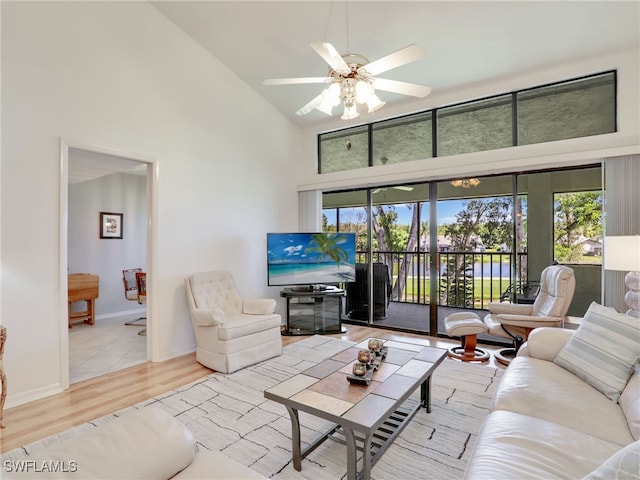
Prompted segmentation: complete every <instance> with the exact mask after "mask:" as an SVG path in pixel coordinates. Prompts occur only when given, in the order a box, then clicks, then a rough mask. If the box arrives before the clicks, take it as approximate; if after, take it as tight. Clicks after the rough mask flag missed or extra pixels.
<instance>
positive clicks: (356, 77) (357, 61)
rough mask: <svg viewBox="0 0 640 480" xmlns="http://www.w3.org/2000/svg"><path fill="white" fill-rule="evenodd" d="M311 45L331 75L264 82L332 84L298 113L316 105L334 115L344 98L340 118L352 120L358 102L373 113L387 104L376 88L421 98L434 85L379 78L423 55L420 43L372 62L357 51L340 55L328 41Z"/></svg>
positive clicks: (324, 111) (276, 79)
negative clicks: (377, 93)
mask: <svg viewBox="0 0 640 480" xmlns="http://www.w3.org/2000/svg"><path fill="white" fill-rule="evenodd" d="M310 45H311V48H313V49H314V50H315V51H316V52H317V53H318V55H320V56H321V57H322V58H323V59H324V61H325V62H327V63H328V64H329V67H330V68H329V74H328V75H327V76H326V77H301V78H274V79H268V80H265V81H264V82H262V83H263V85H292V84H303V83H328V84H330V85H329V87H327V88H326V89H324V90H323V91H322V92H321V93H320V95H318V96H317V97H315V98H314V99H313V100H311V101H310V102H309V103H307V104H306V105H305V106H303V107H302V108H301V109H299V110H298V111H297V112H296V115H306V114H307V113H309V112H311V111H312V110H313V109H314V108H315V109H317V110H320V111H321V112H323V113H326V114H327V115H331V114H332V110H333V107H336V106H338V105H339V104H340V102H341V101H342V102H343V103H344V113H343V115H342V117H341V118H342V119H344V120H350V119H352V118H356V117H358V115H359V113H358V111H357V108H356V107H357V104H366V105H367V107H368V112H369V113H373V112H375V111H376V110H378V109H379V108H380V107H382V106H383V105H384V104H385V103H386V102H383V101H382V100H380V98H378V96H377V95H376V93H375V91H376V90H383V91H385V92H393V93H399V94H401V95H410V96H412V97H419V98H422V97H426V96H427V95H429V93H430V92H431V87H428V86H426V85H419V84H417V83H408V82H401V81H398V80H389V79H386V78H377V77H376V75H378V74H380V73H383V72H386V71H388V70H391V69H393V68H396V67H400V66H402V65H406V64H407V63H411V62H414V61H416V60H418V59H419V58H422V57H423V56H424V55H425V50H424V49H423V48H422V47H420V46H418V45H409V46H407V47H404V48H401V49H400V50H398V51H396V52H393V53H391V54H389V55H386V56H384V57H382V58H380V59H378V60H374V61H373V62H369V60H368V59H367V58H366V57H363V56H362V55H358V54H351V53H349V54H345V55H340V54H339V53H338V51H337V50H336V49H335V48H334V46H333V45H331V44H330V43H327V42H314V43H311V44H310Z"/></svg>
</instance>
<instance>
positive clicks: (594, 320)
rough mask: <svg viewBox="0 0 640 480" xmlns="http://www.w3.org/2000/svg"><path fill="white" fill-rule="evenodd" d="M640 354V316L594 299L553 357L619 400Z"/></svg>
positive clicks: (592, 384)
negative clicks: (572, 333) (575, 328)
mask: <svg viewBox="0 0 640 480" xmlns="http://www.w3.org/2000/svg"><path fill="white" fill-rule="evenodd" d="M639 358H640V319H638V318H636V317H632V316H630V315H625V314H624V313H619V312H617V311H616V310H614V309H613V308H610V307H604V306H602V305H599V304H597V303H596V302H593V303H592V304H591V305H590V306H589V309H588V310H587V313H586V314H585V316H584V318H583V319H582V322H580V326H579V327H578V329H577V330H576V332H575V334H574V335H573V336H572V337H571V339H570V340H569V341H568V342H567V343H566V344H565V346H564V347H562V349H561V350H560V352H559V353H558V355H557V356H556V358H555V359H554V360H553V362H554V363H556V364H557V365H559V366H561V367H563V368H565V369H566V370H569V371H570V372H571V373H573V374H574V375H576V376H577V377H578V378H581V379H582V380H584V381H585V382H587V383H588V384H589V385H591V386H592V387H594V388H596V389H597V390H599V391H600V392H602V393H603V394H605V395H606V396H607V397H609V398H610V399H611V400H612V401H614V402H617V401H618V397H620V393H621V392H622V390H623V389H624V386H625V385H626V384H627V381H629V377H630V376H631V373H632V371H633V367H634V366H635V364H636V363H637V362H638V359H639Z"/></svg>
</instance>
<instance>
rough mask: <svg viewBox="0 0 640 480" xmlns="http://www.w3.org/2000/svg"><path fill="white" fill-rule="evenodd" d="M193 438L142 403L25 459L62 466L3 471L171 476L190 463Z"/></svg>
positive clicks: (131, 477)
mask: <svg viewBox="0 0 640 480" xmlns="http://www.w3.org/2000/svg"><path fill="white" fill-rule="evenodd" d="M195 455H196V442H195V439H194V438H193V435H192V434H191V432H190V431H189V430H188V429H187V427H185V426H184V425H183V424H182V423H181V422H180V421H178V420H177V419H175V418H174V417H172V416H171V415H170V414H169V413H167V412H166V411H164V410H161V409H160V408H158V407H145V408H143V409H141V410H136V411H134V412H132V413H129V414H126V415H122V416H121V417H119V418H117V419H115V420H110V421H108V422H105V423H103V424H100V425H99V426H97V427H96V428H94V429H92V430H87V431H83V432H81V433H79V434H78V435H76V436H73V437H70V438H67V439H65V440H62V441H60V442H58V443H55V444H53V445H51V446H50V447H46V448H44V449H43V450H39V451H37V452H35V453H34V454H33V455H30V456H29V457H28V458H27V459H25V460H30V461H32V462H34V463H33V464H34V465H39V466H42V465H44V464H51V462H60V463H59V464H60V465H62V464H64V465H68V466H69V467H71V466H70V465H69V463H70V461H74V462H75V466H73V467H71V468H68V469H67V470H68V471H65V472H38V471H33V470H31V471H25V472H13V473H9V472H3V474H2V478H3V480H6V479H10V478H22V479H24V478H34V479H36V478H38V479H45V478H58V479H67V478H68V479H75V480H77V479H88V478H92V479H124V478H126V479H128V480H134V479H143V478H144V479H149V478H156V479H160V478H171V477H172V476H173V475H175V474H176V473H177V472H179V471H181V470H183V469H184V468H185V467H186V466H187V465H189V464H190V463H191V461H192V460H193V458H194V456H195Z"/></svg>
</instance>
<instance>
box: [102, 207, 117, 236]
mask: <svg viewBox="0 0 640 480" xmlns="http://www.w3.org/2000/svg"><path fill="white" fill-rule="evenodd" d="M100 238H119V239H122V213H110V212H100Z"/></svg>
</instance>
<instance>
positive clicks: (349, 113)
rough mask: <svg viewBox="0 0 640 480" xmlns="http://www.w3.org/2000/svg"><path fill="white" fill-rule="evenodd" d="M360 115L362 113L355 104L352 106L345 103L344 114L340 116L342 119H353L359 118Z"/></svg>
mask: <svg viewBox="0 0 640 480" xmlns="http://www.w3.org/2000/svg"><path fill="white" fill-rule="evenodd" d="M359 116H360V114H359V113H358V111H357V110H356V106H355V105H351V106H350V107H348V106H347V105H345V106H344V113H343V114H342V116H341V117H340V118H341V119H342V120H352V119H354V118H357V117H359Z"/></svg>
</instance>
